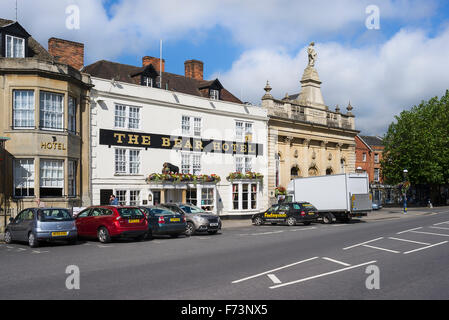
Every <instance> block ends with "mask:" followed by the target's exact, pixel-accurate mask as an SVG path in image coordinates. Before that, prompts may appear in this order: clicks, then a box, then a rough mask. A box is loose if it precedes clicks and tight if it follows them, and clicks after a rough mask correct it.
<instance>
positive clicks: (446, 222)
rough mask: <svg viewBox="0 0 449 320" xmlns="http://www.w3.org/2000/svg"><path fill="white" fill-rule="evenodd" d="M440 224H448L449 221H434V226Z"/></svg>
mask: <svg viewBox="0 0 449 320" xmlns="http://www.w3.org/2000/svg"><path fill="white" fill-rule="evenodd" d="M440 224H449V221H445V222H440V223H435V224H434V226H439V225H440Z"/></svg>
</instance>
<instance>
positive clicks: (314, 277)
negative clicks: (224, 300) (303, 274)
mask: <svg viewBox="0 0 449 320" xmlns="http://www.w3.org/2000/svg"><path fill="white" fill-rule="evenodd" d="M376 262H377V261H376V260H373V261H370V262H366V263H362V264H358V265H356V266H350V267H347V268H343V269H338V270H335V271H331V272H326V273H322V274H319V275H316V276H312V277H308V278H304V279H299V280H295V281H291V282H286V283H282V284H278V285H275V286H271V287H269V288H270V289H277V288H281V287H285V286H289V285H292V284H296V283H300V282H305V281H309V280H313V279H317V278H322V277H325V276H329V275H332V274H335V273H339V272H343V271H347V270H351V269H355V268H359V267H363V266H366V265H369V264H373V263H376Z"/></svg>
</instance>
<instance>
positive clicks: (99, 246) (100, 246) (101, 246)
mask: <svg viewBox="0 0 449 320" xmlns="http://www.w3.org/2000/svg"><path fill="white" fill-rule="evenodd" d="M97 247H98V248H112V247H114V246H103V245H98V246H97Z"/></svg>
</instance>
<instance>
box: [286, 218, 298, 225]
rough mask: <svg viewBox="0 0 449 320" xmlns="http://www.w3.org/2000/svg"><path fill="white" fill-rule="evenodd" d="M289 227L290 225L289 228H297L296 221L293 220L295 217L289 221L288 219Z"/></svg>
mask: <svg viewBox="0 0 449 320" xmlns="http://www.w3.org/2000/svg"><path fill="white" fill-rule="evenodd" d="M287 225H288V226H289V227H293V226H295V225H296V219H295V218H293V217H288V219H287Z"/></svg>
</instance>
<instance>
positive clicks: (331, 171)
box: [326, 167, 334, 176]
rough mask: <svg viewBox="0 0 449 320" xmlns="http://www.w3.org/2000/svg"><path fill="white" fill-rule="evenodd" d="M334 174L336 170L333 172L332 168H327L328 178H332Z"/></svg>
mask: <svg viewBox="0 0 449 320" xmlns="http://www.w3.org/2000/svg"><path fill="white" fill-rule="evenodd" d="M332 174H334V170H332V167H329V168H327V169H326V176H330V175H332Z"/></svg>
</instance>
